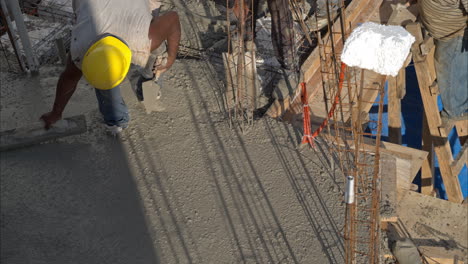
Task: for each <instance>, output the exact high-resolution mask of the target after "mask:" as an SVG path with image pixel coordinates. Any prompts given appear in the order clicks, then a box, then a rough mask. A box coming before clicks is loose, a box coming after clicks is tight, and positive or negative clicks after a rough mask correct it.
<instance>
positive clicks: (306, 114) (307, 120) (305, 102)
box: [301, 62, 346, 147]
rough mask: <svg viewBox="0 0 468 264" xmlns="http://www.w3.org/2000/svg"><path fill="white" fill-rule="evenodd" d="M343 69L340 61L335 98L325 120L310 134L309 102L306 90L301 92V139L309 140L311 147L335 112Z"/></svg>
mask: <svg viewBox="0 0 468 264" xmlns="http://www.w3.org/2000/svg"><path fill="white" fill-rule="evenodd" d="M345 71H346V64H344V63H343V62H342V63H341V72H340V81H339V83H338V91H337V93H336V95H335V100H334V102H333V105H332V107H331V109H330V111H329V112H328V116H327V118H326V119H325V120H323V122H322V124H320V126H319V127H318V128H317V130H315V131H314V133H313V134H312V135H310V116H309V102H308V98H307V91H305V92H303V97H302V104H303V105H304V137H303V139H302V144H303V143H307V142H309V144H310V145H311V146H312V147H313V146H314V144H313V141H314V139H315V138H316V137H317V136H318V135H319V134H320V133H321V132H322V130H323V129H324V128H325V127H326V126H327V124H328V121H329V120H330V118H332V116H333V113H334V112H335V109H336V105H337V104H338V103H339V102H340V95H341V90H343V83H344V77H345ZM302 84H304V85H303V87H302V89H303V90H305V83H301V85H302ZM304 94H305V95H304ZM304 97H305V98H306V99H305V100H304ZM306 105H307V106H306ZM306 108H307V110H306ZM306 111H307V112H306ZM306 126H307V127H308V131H307V130H306ZM306 132H307V133H306ZM306 137H307V140H306V139H305V138H306Z"/></svg>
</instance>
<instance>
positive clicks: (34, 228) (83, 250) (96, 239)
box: [1, 138, 159, 264]
mask: <svg viewBox="0 0 468 264" xmlns="http://www.w3.org/2000/svg"><path fill="white" fill-rule="evenodd" d="M98 144H99V145H92V144H83V143H71V144H68V143H67V144H60V143H56V144H52V143H51V144H45V145H39V146H34V147H31V148H27V149H21V150H17V151H11V152H5V153H1V262H2V263H11V264H16V263H18V264H19V263H48V264H54V263H57V264H63V263H87V264H94V263H96V264H103V263H112V264H116V263H122V264H123V263H125V264H128V263H135V264H136V263H142V264H143V263H145V264H146V263H159V259H158V256H157V253H156V252H155V248H157V246H156V245H153V242H152V241H154V240H155V239H154V238H153V237H152V235H151V234H150V233H149V232H148V228H147V224H146V220H145V214H144V213H143V209H142V205H141V202H140V198H139V193H138V191H137V189H136V185H135V182H134V180H133V176H132V174H131V172H130V170H129V167H128V162H127V158H126V156H125V154H124V150H123V148H122V145H121V143H120V141H119V140H118V139H112V138H109V139H104V140H102V141H101V142H99V143H98Z"/></svg>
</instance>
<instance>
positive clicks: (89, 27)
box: [70, 0, 159, 69]
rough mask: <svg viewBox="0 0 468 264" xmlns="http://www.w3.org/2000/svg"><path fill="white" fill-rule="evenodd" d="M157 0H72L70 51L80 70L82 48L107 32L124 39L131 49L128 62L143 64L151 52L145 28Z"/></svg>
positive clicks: (82, 55)
mask: <svg viewBox="0 0 468 264" xmlns="http://www.w3.org/2000/svg"><path fill="white" fill-rule="evenodd" d="M158 2H159V1H157V0H73V11H74V13H75V19H76V21H75V24H74V25H73V29H72V36H71V45H70V53H71V58H72V60H73V62H74V63H75V65H76V66H77V67H78V68H80V69H81V63H82V60H83V57H84V55H85V54H86V51H87V50H88V48H89V47H91V45H93V44H94V43H95V42H96V41H97V40H99V39H101V38H102V37H103V36H105V35H107V34H111V35H114V36H116V37H118V38H120V39H122V40H123V41H125V42H126V43H127V45H128V47H129V48H130V50H131V51H132V63H133V64H135V65H137V66H141V67H145V65H146V63H147V61H148V58H149V56H150V52H151V50H150V49H151V41H150V39H149V38H148V31H149V27H150V23H151V19H152V14H151V10H152V9H153V8H157V7H159V4H158Z"/></svg>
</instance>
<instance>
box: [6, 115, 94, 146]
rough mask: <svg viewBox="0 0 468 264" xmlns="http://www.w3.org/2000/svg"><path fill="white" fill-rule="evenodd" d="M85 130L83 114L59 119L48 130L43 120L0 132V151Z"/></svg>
mask: <svg viewBox="0 0 468 264" xmlns="http://www.w3.org/2000/svg"><path fill="white" fill-rule="evenodd" d="M86 131H87V128H86V119H85V117H84V115H79V116H74V117H70V118H65V119H63V120H59V121H58V122H57V123H56V124H54V126H52V127H51V128H50V129H49V130H45V129H44V123H43V122H37V123H34V124H31V125H29V126H27V127H21V128H15V129H11V130H7V131H3V132H0V151H6V150H13V149H17V148H22V147H27V146H30V145H34V144H39V143H41V142H44V141H48V140H52V139H56V138H60V137H66V136H71V135H76V134H81V133H84V132H86Z"/></svg>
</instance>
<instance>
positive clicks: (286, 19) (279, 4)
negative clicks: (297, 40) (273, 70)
mask: <svg viewBox="0 0 468 264" xmlns="http://www.w3.org/2000/svg"><path fill="white" fill-rule="evenodd" d="M268 9H269V10H270V13H271V40H272V42H273V48H274V50H275V54H276V58H277V59H278V61H279V63H280V64H281V67H282V68H283V69H285V70H297V68H298V65H297V63H295V60H294V58H295V56H294V30H293V18H292V14H291V11H290V9H289V1H288V0H268Z"/></svg>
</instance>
